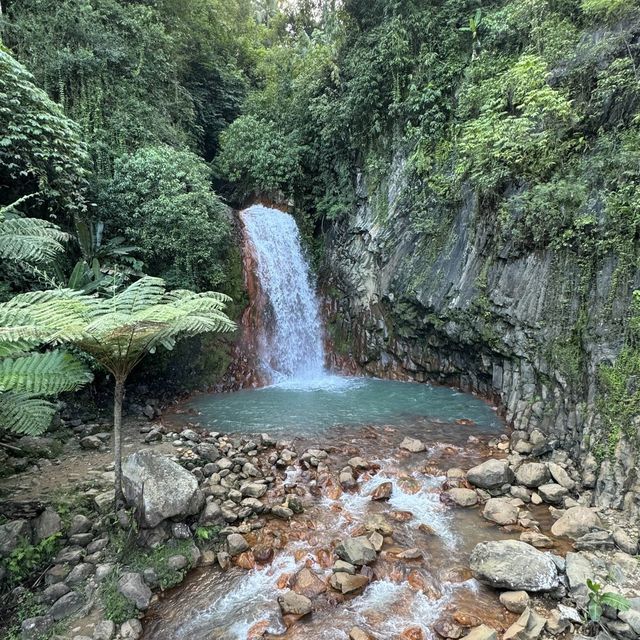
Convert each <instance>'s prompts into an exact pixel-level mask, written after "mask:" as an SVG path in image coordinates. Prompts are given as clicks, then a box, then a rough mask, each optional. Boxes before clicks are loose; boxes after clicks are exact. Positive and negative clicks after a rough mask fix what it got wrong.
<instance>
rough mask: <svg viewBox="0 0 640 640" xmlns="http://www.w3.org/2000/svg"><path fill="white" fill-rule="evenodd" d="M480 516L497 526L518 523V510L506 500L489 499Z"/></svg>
mask: <svg viewBox="0 0 640 640" xmlns="http://www.w3.org/2000/svg"><path fill="white" fill-rule="evenodd" d="M482 515H483V517H484V518H486V519H487V520H490V521H491V522H495V523H496V524H499V525H507V524H515V523H516V522H518V508H517V507H514V506H513V505H512V504H511V503H510V502H509V501H508V500H504V499H502V498H491V499H490V500H487V503H486V504H485V506H484V509H483V510H482Z"/></svg>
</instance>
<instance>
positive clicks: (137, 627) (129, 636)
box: [120, 618, 142, 640]
mask: <svg viewBox="0 0 640 640" xmlns="http://www.w3.org/2000/svg"><path fill="white" fill-rule="evenodd" d="M120 635H121V636H122V638H123V640H138V638H139V637H140V636H141V635H142V623H141V622H140V620H138V619H137V618H131V620H127V621H126V622H124V623H123V624H122V626H121V627H120Z"/></svg>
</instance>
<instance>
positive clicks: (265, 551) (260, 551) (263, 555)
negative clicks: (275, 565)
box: [253, 545, 273, 564]
mask: <svg viewBox="0 0 640 640" xmlns="http://www.w3.org/2000/svg"><path fill="white" fill-rule="evenodd" d="M253 557H254V558H255V560H256V562H257V563H258V564H269V563H270V562H271V561H272V560H273V547H268V546H266V545H261V546H259V547H254V549H253Z"/></svg>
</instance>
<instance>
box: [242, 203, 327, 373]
mask: <svg viewBox="0 0 640 640" xmlns="http://www.w3.org/2000/svg"><path fill="white" fill-rule="evenodd" d="M240 216H241V219H242V223H243V226H244V230H245V236H246V241H247V243H248V245H249V246H248V247H247V250H248V251H249V252H250V253H251V262H252V263H253V268H254V270H255V276H256V278H257V285H258V287H259V289H260V294H261V296H262V298H263V300H262V302H261V304H260V305H259V306H260V308H259V310H258V313H259V318H258V320H257V324H258V325H259V326H258V327H256V329H257V331H258V344H257V350H258V354H257V355H258V358H259V362H260V365H261V367H262V368H263V369H264V372H265V373H266V375H267V376H268V377H269V378H271V382H282V381H284V380H287V379H290V380H291V379H293V380H312V379H318V378H321V377H322V376H323V375H324V348H323V340H322V325H321V322H320V311H319V306H318V300H317V298H316V295H315V292H314V290H313V288H312V286H311V282H310V278H309V266H308V264H307V261H306V260H305V258H304V256H303V254H302V245H301V242H300V232H299V231H298V227H297V225H296V223H295V220H294V219H293V217H291V216H290V215H289V214H287V213H284V212H282V211H279V210H277V209H270V208H268V207H265V206H262V205H253V206H252V207H249V208H248V209H245V210H244V211H242V213H241V214H240Z"/></svg>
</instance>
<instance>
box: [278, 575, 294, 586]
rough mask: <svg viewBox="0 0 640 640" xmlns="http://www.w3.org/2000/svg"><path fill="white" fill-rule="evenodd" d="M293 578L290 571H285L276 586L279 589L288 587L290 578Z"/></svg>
mask: <svg viewBox="0 0 640 640" xmlns="http://www.w3.org/2000/svg"><path fill="white" fill-rule="evenodd" d="M290 579H291V574H290V573H283V574H282V575H281V576H280V577H279V578H278V582H277V583H276V586H277V587H278V589H286V588H287V587H288V586H289V580H290Z"/></svg>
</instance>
